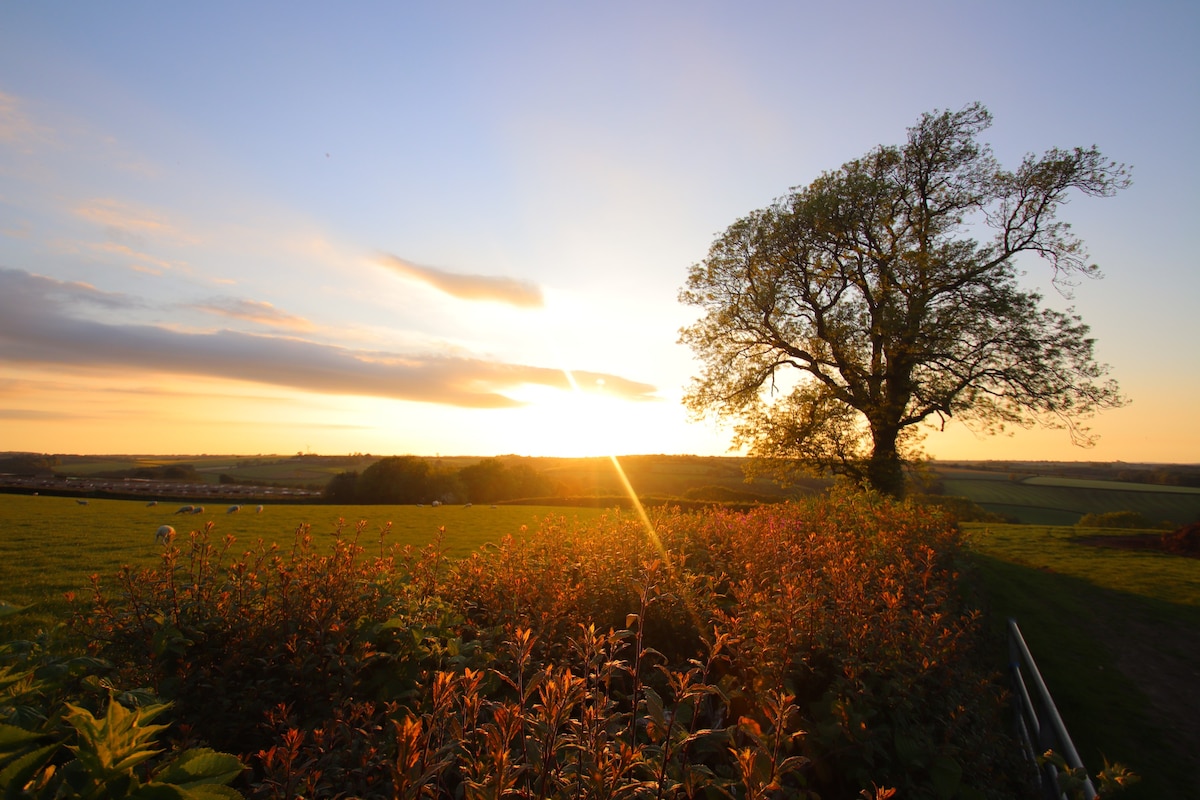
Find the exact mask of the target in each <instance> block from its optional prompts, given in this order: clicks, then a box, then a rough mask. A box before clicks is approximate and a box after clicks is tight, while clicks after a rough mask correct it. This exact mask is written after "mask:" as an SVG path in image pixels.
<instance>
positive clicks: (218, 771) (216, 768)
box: [154, 747, 245, 789]
mask: <svg viewBox="0 0 1200 800" xmlns="http://www.w3.org/2000/svg"><path fill="white" fill-rule="evenodd" d="M244 769H245V767H244V766H243V765H242V762H241V761H239V760H238V758H237V756H233V755H230V754H228V753H218V752H216V751H215V750H212V749H210V748H207V747H197V748H193V749H191V750H185V751H184V752H183V753H180V755H179V757H178V758H176V759H175V760H174V761H172V762H171V763H170V764H169V765H168V766H167V767H166V768H165V769H163V770H161V771H160V772H158V773H157V774H156V775H155V776H154V780H155V781H163V782H166V783H174V784H178V785H180V786H183V787H184V788H189V789H190V788H194V787H196V786H203V785H212V784H226V783H229V782H230V781H232V780H233V779H234V778H236V777H237V776H238V775H240V774H241V773H242V770H244Z"/></svg>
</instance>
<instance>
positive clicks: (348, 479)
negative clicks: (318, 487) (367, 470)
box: [324, 470, 358, 503]
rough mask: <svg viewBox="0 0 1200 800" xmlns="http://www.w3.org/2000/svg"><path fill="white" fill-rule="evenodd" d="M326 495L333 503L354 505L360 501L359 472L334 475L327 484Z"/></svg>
mask: <svg viewBox="0 0 1200 800" xmlns="http://www.w3.org/2000/svg"><path fill="white" fill-rule="evenodd" d="M324 495H325V499H326V500H328V501H329V502H331V503H353V502H355V501H356V500H358V471H357V470H353V471H351V472H339V473H338V474H336V475H334V476H333V477H332V478H330V479H329V483H327V484H325V490H324Z"/></svg>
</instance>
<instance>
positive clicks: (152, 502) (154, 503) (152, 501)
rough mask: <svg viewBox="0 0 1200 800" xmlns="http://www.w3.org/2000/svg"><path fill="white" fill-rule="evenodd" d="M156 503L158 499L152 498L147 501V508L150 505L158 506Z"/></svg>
mask: <svg viewBox="0 0 1200 800" xmlns="http://www.w3.org/2000/svg"><path fill="white" fill-rule="evenodd" d="M156 505H158V501H157V500H151V501H150V502H149V503H146V508H149V507H150V506H156Z"/></svg>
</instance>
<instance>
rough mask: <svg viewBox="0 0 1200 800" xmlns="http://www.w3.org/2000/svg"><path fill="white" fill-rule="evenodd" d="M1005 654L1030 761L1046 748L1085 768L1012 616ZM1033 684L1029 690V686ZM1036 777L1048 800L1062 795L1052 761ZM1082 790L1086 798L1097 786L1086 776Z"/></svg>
mask: <svg viewBox="0 0 1200 800" xmlns="http://www.w3.org/2000/svg"><path fill="white" fill-rule="evenodd" d="M1008 654H1009V669H1010V670H1011V671H1012V681H1013V696H1014V702H1015V704H1016V706H1017V732H1018V734H1019V735H1020V737H1021V740H1022V742H1023V743H1024V745H1025V752H1026V755H1027V756H1028V757H1029V759H1030V760H1031V761H1032V763H1034V764H1037V762H1038V758H1039V757H1040V756H1041V754H1043V753H1045V752H1046V751H1047V750H1053V751H1054V752H1055V753H1057V754H1058V755H1060V756H1062V758H1063V760H1064V761H1066V763H1067V766H1068V767H1070V768H1071V769H1084V770H1085V772H1084V774H1085V775H1086V769H1085V768H1084V766H1083V761H1082V760H1081V759H1080V758H1079V753H1078V752H1077V751H1076V750H1075V744H1074V743H1073V742H1072V741H1071V735H1070V734H1069V733H1067V726H1066V725H1065V724H1063V721H1062V717H1061V716H1060V715H1059V713H1058V708H1057V707H1056V706H1055V705H1054V698H1052V697H1051V696H1050V690H1049V689H1047V688H1046V682H1045V681H1044V680H1042V674H1041V673H1040V672H1038V668H1037V664H1036V663H1035V662H1034V660H1033V655H1032V654H1031V653H1030V652H1029V646H1028V645H1026V644H1025V637H1023V636H1022V635H1021V629H1020V628H1019V627H1017V621H1016V620H1015V619H1009V621H1008ZM1031 686H1032V692H1031V691H1030V687H1031ZM1038 780H1039V782H1040V783H1041V786H1042V789H1043V791H1044V792H1045V794H1046V797H1047V798H1048V800H1060V799H1061V798H1065V797H1066V794H1064V793H1063V792H1062V791H1061V790H1060V789H1059V786H1058V770H1057V769H1056V768H1055V766H1054V765H1053V764H1049V763H1047V764H1044V765H1043V766H1042V768H1041V769H1039V770H1038ZM1083 790H1084V792H1085V796H1086V797H1087V798H1089V800H1090V798H1094V797H1095V796H1096V789H1095V787H1094V786H1093V785H1092V780H1091V778H1085V779H1084V782H1083Z"/></svg>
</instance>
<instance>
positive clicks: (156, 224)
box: [75, 197, 195, 244]
mask: <svg viewBox="0 0 1200 800" xmlns="http://www.w3.org/2000/svg"><path fill="white" fill-rule="evenodd" d="M75 214H76V215H77V216H80V217H82V218H83V219H86V220H88V221H90V222H94V223H95V224H97V225H100V226H102V227H103V228H104V229H105V232H106V233H107V234H108V236H109V238H110V239H113V240H115V241H128V240H133V241H135V242H141V241H142V240H143V239H144V238H145V237H147V236H151V237H155V238H160V239H169V240H172V241H176V242H182V243H185V244H192V243H194V242H195V239H194V237H192V236H190V235H189V234H187V233H184V232H183V231H181V230H179V229H178V228H177V227H176V226H175V225H173V224H172V223H171V222H170V221H168V220H166V219H164V218H163V216H162V215H161V214H160V213H158V212H156V211H153V210H151V209H146V208H136V207H134V206H133V205H131V204H129V203H126V202H124V201H121V200H117V199H115V198H111V197H102V198H97V199H93V200H90V201H88V202H87V203H84V204H83V205H80V206H78V207H76V208H75Z"/></svg>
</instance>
